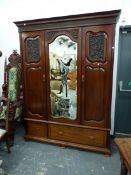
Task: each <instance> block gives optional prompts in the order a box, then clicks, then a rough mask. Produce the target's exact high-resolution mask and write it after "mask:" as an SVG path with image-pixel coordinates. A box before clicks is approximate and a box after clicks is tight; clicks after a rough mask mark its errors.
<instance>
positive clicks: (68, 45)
mask: <svg viewBox="0 0 131 175" xmlns="http://www.w3.org/2000/svg"><path fill="white" fill-rule="evenodd" d="M49 60H50V62H49V63H50V100H51V115H52V117H53V118H61V117H64V118H68V119H71V120H75V119H76V115H77V109H76V107H77V43H76V42H74V41H72V40H71V39H70V38H69V37H68V36H66V35H61V36H58V37H57V38H56V39H55V40H54V41H53V42H52V43H51V44H49Z"/></svg>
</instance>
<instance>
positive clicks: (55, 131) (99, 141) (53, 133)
mask: <svg viewBox="0 0 131 175" xmlns="http://www.w3.org/2000/svg"><path fill="white" fill-rule="evenodd" d="M48 129H49V131H48V132H49V138H51V139H56V140H62V141H68V142H72V143H78V144H85V145H89V146H100V147H107V135H108V132H107V131H104V130H96V129H88V128H82V127H81V128H80V127H74V126H64V125H55V124H49V127H48Z"/></svg>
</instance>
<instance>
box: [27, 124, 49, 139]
mask: <svg viewBox="0 0 131 175" xmlns="http://www.w3.org/2000/svg"><path fill="white" fill-rule="evenodd" d="M26 131H27V135H29V136H33V137H39V138H43V137H44V138H45V137H47V124H46V123H40V122H34V121H26Z"/></svg>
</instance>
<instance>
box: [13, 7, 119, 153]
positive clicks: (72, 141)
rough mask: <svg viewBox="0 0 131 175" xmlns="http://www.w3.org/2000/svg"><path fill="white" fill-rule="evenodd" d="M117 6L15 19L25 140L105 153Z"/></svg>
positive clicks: (108, 124) (108, 137)
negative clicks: (19, 53) (100, 10)
mask: <svg viewBox="0 0 131 175" xmlns="http://www.w3.org/2000/svg"><path fill="white" fill-rule="evenodd" d="M119 13H120V11H119V10H113V11H105V12H96V13H89V14H80V15H70V16H61V17H52V18H45V19H35V20H26V21H17V22H15V24H16V25H17V27H18V30H19V36H20V49H21V57H22V70H23V84H24V109H25V114H24V122H25V128H26V135H25V138H26V139H31V140H37V141H43V142H48V143H54V144H59V145H62V146H71V147H77V148H82V149H86V150H91V151H96V152H101V153H105V154H110V147H109V141H110V113H111V96H112V73H113V49H114V36H115V25H116V21H117V18H118V17H119Z"/></svg>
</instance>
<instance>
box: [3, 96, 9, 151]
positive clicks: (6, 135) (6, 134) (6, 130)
mask: <svg viewBox="0 0 131 175" xmlns="http://www.w3.org/2000/svg"><path fill="white" fill-rule="evenodd" d="M1 101H5V102H6V103H7V110H6V114H5V115H6V119H5V120H6V121H5V128H0V142H1V141H3V140H5V141H6V146H7V150H8V153H10V152H11V151H10V144H9V141H10V140H9V115H8V113H9V104H10V101H7V99H6V98H4V97H0V102H1ZM0 112H1V111H0Z"/></svg>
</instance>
